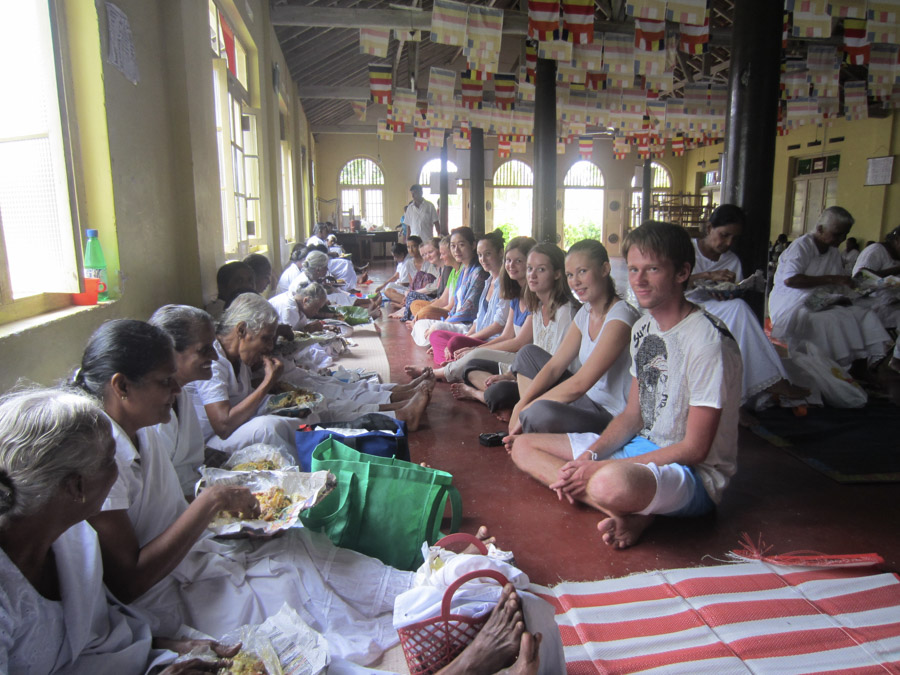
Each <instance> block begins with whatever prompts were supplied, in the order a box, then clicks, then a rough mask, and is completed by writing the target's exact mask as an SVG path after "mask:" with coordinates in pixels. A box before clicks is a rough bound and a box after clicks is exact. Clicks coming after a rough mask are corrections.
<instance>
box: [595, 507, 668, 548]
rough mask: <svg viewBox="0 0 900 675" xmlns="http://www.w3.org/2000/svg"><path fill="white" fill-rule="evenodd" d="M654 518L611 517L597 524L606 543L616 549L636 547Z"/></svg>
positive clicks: (633, 516)
mask: <svg viewBox="0 0 900 675" xmlns="http://www.w3.org/2000/svg"><path fill="white" fill-rule="evenodd" d="M653 518H654V516H644V515H641V514H638V513H630V514H628V515H626V516H610V517H609V518H604V519H603V520H601V521H600V522H599V523H597V529H598V530H599V531H600V536H601V537H602V539H603V541H604V543H606V544H607V545H609V546H612V547H613V548H615V549H623V548H628V547H629V546H634V545H635V544H636V543H637V541H638V539H640V537H641V534H643V532H644V530H646V529H647V528H648V527H649V526H650V523H652V522H653Z"/></svg>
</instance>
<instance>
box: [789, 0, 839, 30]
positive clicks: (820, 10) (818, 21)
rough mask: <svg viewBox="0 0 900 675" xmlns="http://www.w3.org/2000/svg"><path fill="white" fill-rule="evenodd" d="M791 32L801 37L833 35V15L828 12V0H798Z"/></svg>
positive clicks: (795, 5)
mask: <svg viewBox="0 0 900 675" xmlns="http://www.w3.org/2000/svg"><path fill="white" fill-rule="evenodd" d="M791 34H792V35H793V36H794V37H801V38H827V37H831V15H830V14H829V13H828V3H827V0H798V2H796V3H795V4H794V16H793V30H792V33H791Z"/></svg>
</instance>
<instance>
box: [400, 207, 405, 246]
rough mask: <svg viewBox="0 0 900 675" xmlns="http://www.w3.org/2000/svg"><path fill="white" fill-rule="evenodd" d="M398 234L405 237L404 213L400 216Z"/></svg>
mask: <svg viewBox="0 0 900 675" xmlns="http://www.w3.org/2000/svg"><path fill="white" fill-rule="evenodd" d="M400 234H401V236H402V237H403V239H404V240H405V239H406V214H405V213H404V214H403V215H402V216H400Z"/></svg>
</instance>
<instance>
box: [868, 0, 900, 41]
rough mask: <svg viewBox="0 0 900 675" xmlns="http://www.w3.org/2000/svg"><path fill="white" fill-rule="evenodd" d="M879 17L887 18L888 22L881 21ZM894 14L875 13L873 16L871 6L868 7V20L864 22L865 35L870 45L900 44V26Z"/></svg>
mask: <svg viewBox="0 0 900 675" xmlns="http://www.w3.org/2000/svg"><path fill="white" fill-rule="evenodd" d="M879 17H887V18H888V19H890V20H888V21H882V20H881V19H880V18H879ZM892 17H896V12H876V13H875V14H874V16H873V13H872V5H871V4H870V5H869V20H868V21H867V22H866V35H867V37H868V38H869V42H870V43H872V44H898V43H900V26H898V22H897V20H896V18H892Z"/></svg>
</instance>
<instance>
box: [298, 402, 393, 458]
mask: <svg viewBox="0 0 900 675" xmlns="http://www.w3.org/2000/svg"><path fill="white" fill-rule="evenodd" d="M354 425H358V426H354ZM318 426H322V425H316V427H313V428H311V429H308V428H307V427H305V425H304V426H301V427H300V430H299V431H297V433H296V446H297V463H298V464H299V465H300V470H301V471H310V470H311V469H310V466H311V463H312V453H313V450H315V449H316V446H317V445H319V444H320V443H322V442H323V441H326V440H328V439H329V438H334V439H335V440H336V441H340V442H341V443H343V444H344V445H346V446H348V447H350V448H353V449H354V450H356V451H357V452H362V453H364V454H367V455H374V456H376V457H388V458H391V457H395V458H397V459H402V460H403V461H406V462H408V461H409V443H408V441H407V437H406V422H403V421H401V420H397V419H394V418H393V417H388V416H387V415H379V414H377V413H373V414H369V415H364V416H362V417H360V418H357V419H356V420H352V421H350V422H345V423H341V424H337V425H331V424H329V425H327V426H328V427H329V428H332V429H333V428H334V427H336V426H344V427H346V428H348V429H370V431H368V432H367V433H365V434H359V435H358V436H345V435H343V434H341V433H339V432H337V431H325V430H324V429H319V428H317V427H318ZM373 427H379V428H373ZM304 429H308V430H304Z"/></svg>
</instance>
